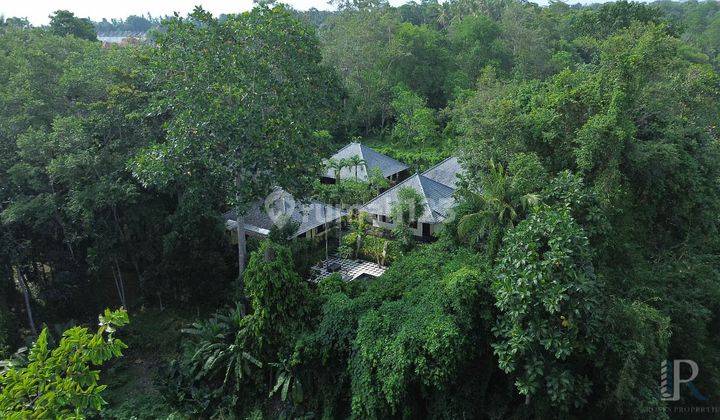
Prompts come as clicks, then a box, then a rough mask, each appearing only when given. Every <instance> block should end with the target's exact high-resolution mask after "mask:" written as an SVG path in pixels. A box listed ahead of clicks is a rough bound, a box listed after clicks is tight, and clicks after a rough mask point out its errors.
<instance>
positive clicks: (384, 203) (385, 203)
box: [362, 174, 455, 223]
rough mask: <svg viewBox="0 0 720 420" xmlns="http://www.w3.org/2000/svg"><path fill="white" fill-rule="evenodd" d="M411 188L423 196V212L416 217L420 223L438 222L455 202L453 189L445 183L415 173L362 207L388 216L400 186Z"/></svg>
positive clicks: (443, 218)
mask: <svg viewBox="0 0 720 420" xmlns="http://www.w3.org/2000/svg"><path fill="white" fill-rule="evenodd" d="M406 187H409V188H412V189H414V190H415V191H417V192H418V193H420V195H421V196H422V197H423V206H424V209H423V214H422V215H421V216H420V218H419V219H418V222H421V223H440V222H442V221H443V220H445V218H446V217H447V216H448V213H449V212H450V209H452V207H453V205H454V204H455V200H454V198H453V192H454V191H455V190H453V189H452V188H450V187H448V186H447V185H443V184H441V183H439V182H437V181H433V180H432V179H430V178H428V177H426V176H424V175H420V174H415V175H413V176H411V177H409V178H408V179H406V180H404V181H403V182H401V183H399V184H397V185H396V186H394V187H392V188H390V189H389V190H387V191H385V192H384V193H382V194H380V195H379V196H377V197H375V198H374V199H373V200H371V201H370V202H369V203H367V204H365V205H364V206H363V208H362V210H363V211H366V212H368V213H371V214H380V215H384V216H389V215H390V211H391V209H392V206H393V204H394V203H396V202H397V201H398V191H400V189H401V188H406Z"/></svg>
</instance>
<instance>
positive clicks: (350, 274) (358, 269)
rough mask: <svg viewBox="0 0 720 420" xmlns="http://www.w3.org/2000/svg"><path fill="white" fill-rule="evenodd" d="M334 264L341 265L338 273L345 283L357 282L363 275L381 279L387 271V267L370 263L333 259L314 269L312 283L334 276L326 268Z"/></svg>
mask: <svg viewBox="0 0 720 420" xmlns="http://www.w3.org/2000/svg"><path fill="white" fill-rule="evenodd" d="M333 263H337V264H340V270H339V271H336V272H337V273H340V275H342V278H343V280H345V281H352V280H355V279H356V278H358V277H360V276H362V275H363V274H366V275H369V276H372V277H380V276H381V275H382V274H383V273H384V272H385V270H387V267H383V266H381V265H378V264H376V263H373V262H369V261H362V260H349V259H345V258H340V257H331V258H329V259H328V260H327V261H324V262H323V266H322V268H319V267H313V274H312V275H311V278H310V281H311V282H313V283H317V282H319V281H320V280H322V279H324V278H325V277H328V276H330V275H332V274H333V273H332V272H330V271H328V270H327V269H326V267H328V266H329V265H330V264H333Z"/></svg>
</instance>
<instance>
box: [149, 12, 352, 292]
mask: <svg viewBox="0 0 720 420" xmlns="http://www.w3.org/2000/svg"><path fill="white" fill-rule="evenodd" d="M157 44H158V48H155V49H153V51H152V54H151V58H150V63H151V67H152V70H153V72H154V74H155V77H156V80H157V88H158V91H157V95H156V96H155V98H154V102H153V103H154V104H153V109H154V110H155V112H157V113H159V114H163V115H165V116H166V117H167V119H168V120H167V141H165V142H163V143H159V144H156V145H154V146H153V147H151V148H150V149H149V150H148V151H147V153H145V154H143V155H142V156H141V157H140V158H139V159H138V160H137V161H136V172H137V173H138V175H139V176H140V178H141V179H143V180H144V181H145V182H148V183H149V182H151V181H152V182H158V181H159V182H160V183H162V182H168V181H169V180H171V179H176V178H178V177H185V178H190V179H193V178H195V179H198V178H203V177H207V176H210V179H212V180H213V181H214V182H215V184H216V188H218V189H219V190H220V191H223V193H224V195H225V198H226V201H227V203H228V204H229V205H230V206H232V208H234V209H235V211H236V222H237V224H236V225H237V228H236V229H237V237H238V247H237V249H238V274H239V286H240V290H241V293H242V288H243V287H242V274H243V272H244V269H245V254H246V251H245V232H244V222H243V220H244V218H243V215H244V214H245V212H246V211H247V208H248V207H249V205H250V204H251V203H252V202H254V201H255V200H258V199H261V198H263V197H265V196H266V195H267V194H268V193H270V192H271V191H272V189H273V188H275V187H282V188H283V189H285V191H288V192H290V193H302V192H303V191H304V190H305V189H306V188H307V186H308V185H311V182H310V180H311V179H312V178H314V177H315V176H317V175H318V174H319V173H320V164H321V159H320V152H321V150H322V147H320V146H321V144H320V143H321V141H320V138H321V136H319V135H318V132H319V131H320V130H322V129H324V128H327V127H328V124H329V123H330V122H331V120H332V118H331V117H332V113H333V111H334V110H335V109H337V106H336V96H335V95H336V94H337V92H339V89H335V88H331V87H330V86H335V83H336V82H335V78H334V76H333V73H332V72H331V71H330V70H329V69H328V68H326V67H325V66H323V65H322V64H321V63H320V52H319V50H318V46H317V38H316V37H315V35H314V33H313V32H312V30H311V29H310V28H308V27H307V26H306V25H305V24H302V23H301V22H300V21H298V20H297V19H295V18H294V17H293V15H292V14H291V13H290V12H289V11H287V10H286V9H285V8H284V7H282V6H275V7H273V8H269V7H267V6H258V7H256V8H254V9H253V10H252V11H250V12H246V13H242V14H238V15H233V16H231V17H228V18H227V19H223V20H221V21H220V20H217V19H215V18H213V17H212V16H211V15H210V14H209V13H207V12H205V11H203V10H202V9H200V8H197V9H196V10H195V11H194V12H193V13H192V14H191V15H190V16H189V17H188V18H187V19H182V18H176V19H171V20H169V21H167V22H166V25H165V30H164V31H161V32H160V33H159V34H158V38H157ZM187 63H196V65H193V66H191V67H187ZM322 138H325V136H322Z"/></svg>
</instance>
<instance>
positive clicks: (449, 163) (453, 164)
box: [422, 156, 464, 189]
mask: <svg viewBox="0 0 720 420" xmlns="http://www.w3.org/2000/svg"><path fill="white" fill-rule="evenodd" d="M463 172H464V170H463V168H462V166H460V162H458V158H457V157H455V156H451V157H449V158H447V159H445V160H443V161H442V162H440V163H438V164H437V165H435V166H433V167H432V168H430V169H428V170H427V171H425V172H423V173H422V175H424V176H425V177H427V178H430V179H432V180H433V181H436V182H439V183H441V184H443V185H447V186H448V187H450V188H452V189H455V188H457V181H458V175H462V174H463Z"/></svg>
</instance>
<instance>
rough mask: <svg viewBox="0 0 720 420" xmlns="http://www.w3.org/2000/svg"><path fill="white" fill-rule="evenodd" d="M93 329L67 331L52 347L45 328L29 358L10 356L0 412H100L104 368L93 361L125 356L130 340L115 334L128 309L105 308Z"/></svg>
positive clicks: (2, 374)
mask: <svg viewBox="0 0 720 420" xmlns="http://www.w3.org/2000/svg"><path fill="white" fill-rule="evenodd" d="M99 319H100V327H99V328H98V330H97V332H95V333H94V334H93V333H91V332H90V331H88V329H87V328H84V327H73V328H70V329H69V330H67V331H65V332H64V333H63V335H62V338H61V339H60V342H59V343H58V345H57V347H55V348H51V346H50V335H49V332H48V329H47V328H44V329H43V330H42V332H41V333H40V335H39V336H38V338H37V341H35V343H33V345H32V347H31V348H30V351H29V353H28V359H27V364H22V363H20V364H18V363H17V362H11V363H10V364H9V365H8V367H7V368H6V369H5V370H4V371H0V414H2V417H3V418H8V419H25V418H74V419H83V418H85V416H87V415H90V414H92V413H97V412H98V411H99V410H100V409H101V408H102V407H103V406H105V405H106V404H107V402H106V401H105V400H104V399H103V398H102V393H103V391H104V390H105V388H107V385H101V384H100V383H99V382H100V371H99V370H97V369H94V368H93V367H94V366H100V365H102V364H103V363H104V362H106V361H108V360H110V359H113V358H116V357H120V356H122V350H124V349H126V348H127V346H126V345H125V344H124V343H123V342H122V341H120V340H119V339H117V338H115V337H114V336H113V333H114V332H115V329H116V328H117V327H122V326H124V325H126V324H127V323H128V315H127V312H125V311H124V310H118V311H110V310H107V309H106V310H105V313H104V314H103V315H100V317H99Z"/></svg>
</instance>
